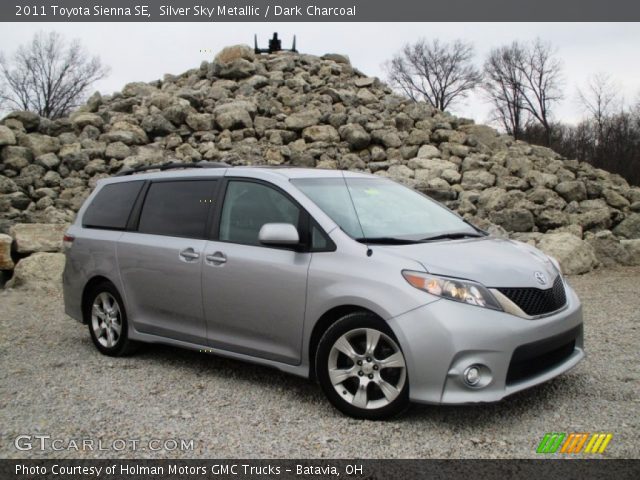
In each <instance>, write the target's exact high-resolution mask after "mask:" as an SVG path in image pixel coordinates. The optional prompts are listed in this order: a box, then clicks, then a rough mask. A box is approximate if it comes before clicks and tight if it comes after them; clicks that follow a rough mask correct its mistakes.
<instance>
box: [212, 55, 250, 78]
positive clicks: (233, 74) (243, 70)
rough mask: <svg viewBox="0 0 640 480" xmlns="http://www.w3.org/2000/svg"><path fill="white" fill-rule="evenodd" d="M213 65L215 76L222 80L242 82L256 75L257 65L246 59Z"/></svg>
mask: <svg viewBox="0 0 640 480" xmlns="http://www.w3.org/2000/svg"><path fill="white" fill-rule="evenodd" d="M212 65H213V66H212V73H213V75H214V76H217V77H220V78H228V79H231V80H240V79H242V78H248V77H250V76H252V75H253V74H254V73H256V66H255V64H254V63H253V62H250V61H249V60H245V59H244V58H238V59H236V60H233V61H231V62H227V63H218V62H214V63H213V64H212Z"/></svg>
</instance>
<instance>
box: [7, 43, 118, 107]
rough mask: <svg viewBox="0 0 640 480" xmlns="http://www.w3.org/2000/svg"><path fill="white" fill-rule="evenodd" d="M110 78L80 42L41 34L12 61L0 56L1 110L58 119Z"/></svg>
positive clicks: (99, 62) (21, 49)
mask: <svg viewBox="0 0 640 480" xmlns="http://www.w3.org/2000/svg"><path fill="white" fill-rule="evenodd" d="M107 74H108V68H107V67H104V66H103V65H102V63H101V61H100V59H99V58H98V57H97V56H94V57H90V56H89V54H88V53H87V52H86V51H85V50H84V49H83V48H82V47H81V45H80V43H79V41H78V40H74V41H72V42H70V43H67V42H66V41H65V40H64V39H63V37H62V36H60V34H58V33H56V32H50V33H42V32H40V33H38V34H36V35H35V36H34V37H33V39H32V40H31V43H29V44H28V45H22V46H20V47H18V50H17V51H16V53H15V54H14V55H13V57H12V58H11V60H8V59H6V58H5V57H4V56H1V55H0V101H1V102H2V104H1V106H2V107H3V108H5V109H22V110H30V111H33V112H36V113H38V114H39V115H40V116H43V117H48V118H59V117H62V116H64V115H67V114H68V113H69V111H70V110H72V109H73V108H75V107H77V106H78V105H79V104H80V103H81V102H82V100H83V99H84V97H85V96H86V94H87V91H88V89H89V88H90V87H91V85H92V84H93V83H94V82H95V81H97V80H100V79H101V78H104V77H105V76H106V75H107Z"/></svg>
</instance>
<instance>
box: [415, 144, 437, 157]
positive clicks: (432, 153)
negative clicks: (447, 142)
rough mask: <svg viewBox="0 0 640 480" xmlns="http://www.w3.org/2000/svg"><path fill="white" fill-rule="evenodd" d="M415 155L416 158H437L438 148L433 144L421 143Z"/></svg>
mask: <svg viewBox="0 0 640 480" xmlns="http://www.w3.org/2000/svg"><path fill="white" fill-rule="evenodd" d="M417 156H418V158H437V157H440V150H438V148H437V147H434V146H433V145H422V146H421V147H420V149H419V150H418V155H417Z"/></svg>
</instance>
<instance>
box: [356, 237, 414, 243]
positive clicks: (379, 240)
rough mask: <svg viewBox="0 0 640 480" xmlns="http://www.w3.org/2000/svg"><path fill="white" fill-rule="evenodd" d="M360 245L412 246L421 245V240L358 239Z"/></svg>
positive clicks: (394, 238)
mask: <svg viewBox="0 0 640 480" xmlns="http://www.w3.org/2000/svg"><path fill="white" fill-rule="evenodd" d="M356 241H358V242H360V243H374V244H380V245H411V244H412V243H420V240H410V239H408V238H398V237H367V238H364V237H360V238H356Z"/></svg>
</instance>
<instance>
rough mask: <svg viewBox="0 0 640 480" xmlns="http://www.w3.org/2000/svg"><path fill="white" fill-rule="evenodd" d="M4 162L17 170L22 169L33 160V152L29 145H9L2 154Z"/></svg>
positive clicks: (8, 166) (1, 157) (0, 157)
mask: <svg viewBox="0 0 640 480" xmlns="http://www.w3.org/2000/svg"><path fill="white" fill-rule="evenodd" d="M0 159H1V160H2V163H3V164H4V165H5V166H6V167H7V168H10V169H12V170H15V171H20V170H22V169H23V168H24V167H26V166H27V165H29V164H30V163H31V162H33V152H32V151H31V150H29V149H28V148H27V147H16V146H7V147H4V148H3V149H2V153H1V154H0Z"/></svg>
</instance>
